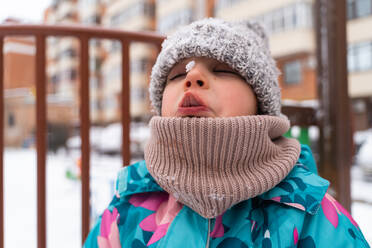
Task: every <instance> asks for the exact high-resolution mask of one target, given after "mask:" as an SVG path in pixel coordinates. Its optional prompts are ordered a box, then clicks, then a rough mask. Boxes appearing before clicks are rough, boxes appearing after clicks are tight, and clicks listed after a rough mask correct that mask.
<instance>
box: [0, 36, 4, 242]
mask: <svg viewBox="0 0 372 248" xmlns="http://www.w3.org/2000/svg"><path fill="white" fill-rule="evenodd" d="M3 47H4V37H3V36H0V247H1V248H2V247H4V161H3V155H4V154H3V153H4V56H3Z"/></svg>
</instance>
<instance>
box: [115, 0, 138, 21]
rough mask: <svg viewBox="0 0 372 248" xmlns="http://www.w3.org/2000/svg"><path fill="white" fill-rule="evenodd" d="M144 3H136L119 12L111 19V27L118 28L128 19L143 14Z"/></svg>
mask: <svg viewBox="0 0 372 248" xmlns="http://www.w3.org/2000/svg"><path fill="white" fill-rule="evenodd" d="M144 10H145V3H144V2H143V1H138V2H136V3H134V4H132V5H131V6H129V7H128V8H125V9H123V10H122V11H119V13H118V14H116V15H114V16H112V17H111V20H110V22H111V24H112V25H113V26H119V25H120V24H123V23H125V22H126V21H128V20H129V19H131V18H133V17H135V16H139V15H140V14H141V13H144V12H145V11H144Z"/></svg>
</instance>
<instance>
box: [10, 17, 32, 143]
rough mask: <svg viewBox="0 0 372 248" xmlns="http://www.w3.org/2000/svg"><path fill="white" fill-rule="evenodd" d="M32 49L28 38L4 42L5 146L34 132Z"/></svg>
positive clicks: (22, 139) (15, 38)
mask: <svg viewBox="0 0 372 248" xmlns="http://www.w3.org/2000/svg"><path fill="white" fill-rule="evenodd" d="M17 22H18V21H16V20H9V19H8V20H6V21H5V23H17ZM35 50H36V47H35V39H34V38H32V37H19V36H13V37H6V38H5V39H4V51H3V52H4V69H5V70H4V105H5V106H4V107H5V111H4V112H5V113H4V120H5V123H4V126H5V130H6V132H5V133H4V134H5V139H4V143H5V146H20V145H22V144H23V143H24V141H25V140H26V139H27V138H29V137H30V134H31V133H32V132H33V129H34V121H35V108H34V102H35V86H34V85H35Z"/></svg>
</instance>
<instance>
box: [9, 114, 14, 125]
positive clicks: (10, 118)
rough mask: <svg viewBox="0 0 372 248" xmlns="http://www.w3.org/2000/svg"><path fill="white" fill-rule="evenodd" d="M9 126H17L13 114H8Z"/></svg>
mask: <svg viewBox="0 0 372 248" xmlns="http://www.w3.org/2000/svg"><path fill="white" fill-rule="evenodd" d="M8 126H9V127H14V126H15V116H14V114H13V113H9V114H8Z"/></svg>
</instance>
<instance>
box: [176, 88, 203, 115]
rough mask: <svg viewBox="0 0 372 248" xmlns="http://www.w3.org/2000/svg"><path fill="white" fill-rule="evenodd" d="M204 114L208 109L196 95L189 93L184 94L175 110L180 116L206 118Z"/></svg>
mask: <svg viewBox="0 0 372 248" xmlns="http://www.w3.org/2000/svg"><path fill="white" fill-rule="evenodd" d="M206 112H210V109H209V108H208V107H207V106H206V105H205V104H204V103H203V101H202V100H201V99H200V98H199V97H198V96H197V95H194V94H192V93H190V92H186V93H185V96H184V97H183V99H182V100H181V102H180V104H179V105H178V110H177V113H178V115H180V116H206Z"/></svg>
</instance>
